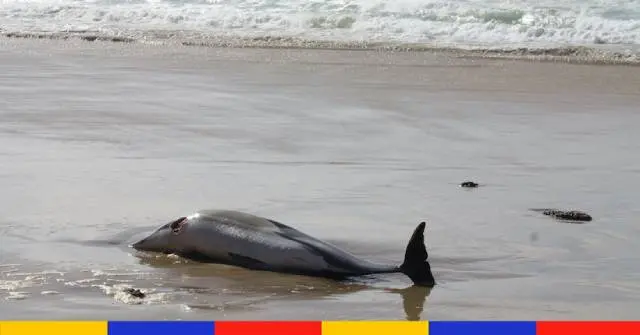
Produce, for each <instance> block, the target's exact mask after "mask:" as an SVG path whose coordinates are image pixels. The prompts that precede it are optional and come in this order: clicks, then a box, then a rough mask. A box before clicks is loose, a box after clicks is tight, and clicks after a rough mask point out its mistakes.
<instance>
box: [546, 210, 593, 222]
mask: <svg viewBox="0 0 640 335" xmlns="http://www.w3.org/2000/svg"><path fill="white" fill-rule="evenodd" d="M534 211H537V212H541V213H542V214H544V215H547V216H551V217H554V218H556V219H559V220H566V221H579V222H588V221H591V220H592V218H591V216H590V215H589V214H587V213H585V212H581V211H575V210H571V211H564V210H559V209H551V208H546V209H534Z"/></svg>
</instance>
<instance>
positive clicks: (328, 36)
mask: <svg viewBox="0 0 640 335" xmlns="http://www.w3.org/2000/svg"><path fill="white" fill-rule="evenodd" d="M0 29H2V30H3V31H4V32H5V33H7V32H11V33H16V32H19V33H25V32H54V33H65V32H67V33H68V32H92V33H98V34H105V35H109V36H127V37H131V38H135V39H138V40H157V39H165V38H168V37H172V36H181V38H184V39H191V38H197V37H203V36H218V37H220V36H227V37H264V36H270V37H276V38H283V37H295V38H299V39H305V40H326V41H341V42H345V41H346V42H354V41H360V42H362V41H364V42H378V43H418V44H426V45H432V46H457V47H481V48H488V47H491V48H513V47H536V48H554V47H559V46H576V45H581V46H602V45H614V46H618V47H624V48H637V45H638V44H640V0H555V1H552V0H541V1H533V2H532V1H524V0H512V1H505V0H452V1H435V0H312V1H301V0H2V1H0ZM276 42H277V41H275V40H272V43H276ZM619 49H620V48H619Z"/></svg>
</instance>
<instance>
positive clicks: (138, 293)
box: [124, 288, 147, 299]
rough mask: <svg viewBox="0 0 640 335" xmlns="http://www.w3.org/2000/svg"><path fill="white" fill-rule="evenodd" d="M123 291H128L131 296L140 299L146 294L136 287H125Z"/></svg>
mask: <svg viewBox="0 0 640 335" xmlns="http://www.w3.org/2000/svg"><path fill="white" fill-rule="evenodd" d="M124 292H125V293H129V294H130V295H131V296H132V297H136V298H140V299H142V298H144V297H146V296H147V295H146V294H144V293H142V291H140V290H139V289H137V288H126V289H124Z"/></svg>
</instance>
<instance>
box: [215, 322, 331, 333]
mask: <svg viewBox="0 0 640 335" xmlns="http://www.w3.org/2000/svg"><path fill="white" fill-rule="evenodd" d="M214 333H215V335H322V321H216V322H215V330H214Z"/></svg>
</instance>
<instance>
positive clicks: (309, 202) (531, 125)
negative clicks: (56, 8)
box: [0, 39, 640, 320]
mask: <svg viewBox="0 0 640 335" xmlns="http://www.w3.org/2000/svg"><path fill="white" fill-rule="evenodd" d="M639 107H640V68H637V67H627V66H591V65H571V64H562V63H535V62H527V61H513V60H482V59H475V58H455V57H452V55H451V54H447V53H441V52H439V53H430V52H376V51H348V50H296V49H278V50H266V49H231V48H207V47H174V48H170V49H167V48H166V47H163V46H153V45H139V44H131V45H130V44H114V43H102V42H95V43H87V42H79V41H50V40H46V41H33V40H12V39H0V144H1V146H0V160H1V164H0V185H2V188H0V233H1V235H0V315H2V318H4V319H15V318H21V319H42V318H53V319H56V318H59V319H209V320H211V319H217V320H219V319H418V318H419V319H430V320H434V319H569V318H570V319H592V318H598V319H637V317H638V312H637V311H638V307H639V305H638V301H639V300H638V298H640V284H638V282H639V281H638V280H639V279H640V272H639V271H638V270H637V266H636V264H638V261H639V256H637V255H638V252H637V250H640V248H639V245H638V242H637V241H636V239H635V238H634V236H636V235H637V233H638V232H640V228H638V226H637V224H636V221H637V219H636V218H637V217H638V215H640V208H639V206H638V205H637V201H636V200H637V199H636V198H637V196H636V193H637V189H638V188H639V187H640V178H638V177H639V175H640V158H638V155H637V153H638V152H640V150H639V149H640V144H638V143H640V135H639V134H638V131H637V128H638V124H640V115H639V114H638V110H640V108H639ZM468 179H470V180H474V181H478V182H480V183H481V184H483V185H482V187H480V188H477V189H472V190H467V189H462V188H460V187H458V184H459V183H460V182H462V181H464V180H468ZM542 207H554V208H556V207H558V208H567V209H573V208H575V209H581V210H585V211H587V212H589V213H590V214H591V215H592V216H593V217H594V221H593V222H591V223H588V224H584V225H571V224H561V223H558V222H557V221H554V220H553V219H551V218H548V217H545V216H542V215H540V214H539V213H536V212H532V211H530V210H529V209H530V208H542ZM203 208H229V209H238V210H244V211H249V212H252V213H254V214H258V215H262V216H267V217H271V218H274V219H278V220H279V221H281V222H283V223H286V224H289V225H292V226H295V227H296V228H299V229H301V230H303V231H305V232H307V233H309V234H312V235H314V236H317V237H320V238H323V239H326V240H329V241H332V242H334V243H336V244H338V245H340V246H342V247H344V248H346V249H348V250H350V251H353V252H354V253H356V254H358V255H361V256H363V257H366V258H369V259H373V260H391V261H394V260H398V261H399V260H400V259H401V258H402V256H403V254H404V247H405V244H406V242H407V240H408V238H409V235H410V234H411V232H412V230H413V228H414V227H415V225H416V224H417V223H418V222H420V221H422V220H426V221H427V222H428V226H427V232H426V242H427V247H428V249H429V253H430V258H431V263H432V268H433V270H434V273H435V276H436V279H437V280H438V282H439V285H438V286H436V287H435V288H434V289H433V290H432V291H431V292H427V291H426V290H420V289H416V288H408V287H409V286H410V282H409V280H408V279H407V278H405V277H403V276H401V275H397V276H396V275H390V276H376V277H372V278H363V279H359V280H354V281H352V282H347V283H336V282H331V281H327V280H320V279H311V278H306V277H298V276H286V275H279V274H271V273H262V272H254V271H247V270H243V269H237V268H232V267H226V266H215V265H200V264H194V263H190V262H185V261H183V260H179V259H175V258H170V257H166V256H158V257H149V256H144V255H140V254H135V253H132V252H131V250H130V249H129V248H128V247H127V245H128V244H129V243H130V242H132V241H134V240H135V239H136V238H138V237H140V236H142V235H144V234H145V233H147V232H149V231H150V230H152V229H154V228H156V227H157V226H158V225H160V224H162V223H165V222H168V220H171V219H174V218H176V217H178V216H182V215H184V214H189V213H191V212H193V211H195V210H198V209H203ZM129 286H131V287H135V288H140V289H142V290H143V291H145V292H146V293H147V294H148V297H147V298H145V299H143V300H141V301H140V300H136V299H134V298H131V297H128V296H126V295H125V294H122V293H120V292H121V290H122V288H124V287H129ZM405 288H408V289H407V290H402V289H405ZM390 290H395V291H390ZM398 290H400V291H398Z"/></svg>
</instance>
